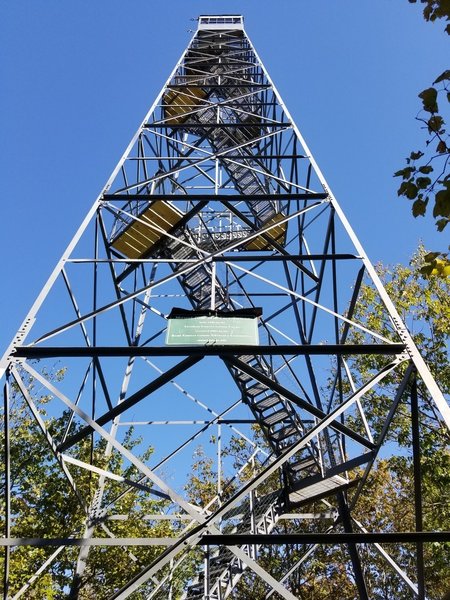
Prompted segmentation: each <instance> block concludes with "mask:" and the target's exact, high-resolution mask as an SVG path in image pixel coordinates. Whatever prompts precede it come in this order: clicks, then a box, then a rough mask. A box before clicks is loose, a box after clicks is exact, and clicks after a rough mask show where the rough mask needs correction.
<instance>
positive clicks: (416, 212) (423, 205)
mask: <svg viewBox="0 0 450 600" xmlns="http://www.w3.org/2000/svg"><path fill="white" fill-rule="evenodd" d="M427 204H428V199H427V200H421V199H418V200H416V201H415V202H414V204H413V205H412V214H413V216H414V217H419V216H420V217H423V216H425V213H426V211H427Z"/></svg>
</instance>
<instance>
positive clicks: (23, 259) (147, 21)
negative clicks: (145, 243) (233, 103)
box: [0, 0, 448, 353]
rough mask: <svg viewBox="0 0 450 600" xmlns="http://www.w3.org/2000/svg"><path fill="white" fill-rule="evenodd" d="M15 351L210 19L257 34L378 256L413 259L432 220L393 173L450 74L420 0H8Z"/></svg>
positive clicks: (8, 249) (7, 166) (5, 294)
mask: <svg viewBox="0 0 450 600" xmlns="http://www.w3.org/2000/svg"><path fill="white" fill-rule="evenodd" d="M0 4H1V6H2V9H1V11H2V17H1V22H0V40H1V42H0V44H1V54H2V60H1V66H0V78H1V87H2V94H1V96H0V120H1V121H0V123H1V138H2V144H1V147H0V155H1V156H0V165H1V169H2V178H1V181H2V192H3V193H2V227H1V232H2V234H1V236H0V251H1V256H2V292H1V295H0V314H1V329H0V353H3V350H4V348H5V347H6V346H7V344H8V343H9V342H10V340H11V338H12V336H13V335H14V333H15V331H16V329H17V328H18V326H19V325H20V323H21V322H22V319H23V318H24V316H25V314H26V312H27V311H28V309H29V307H30V306H31V304H32V302H33V300H34V298H35V297H36V295H37V293H38V292H39V290H40V288H41V286H42V285H43V283H44V281H45V280H46V278H47V277H48V275H49V274H50V271H51V270H52V268H53V266H54V264H55V263H56V261H57V259H58V258H59V256H60V255H61V253H62V251H63V249H64V247H65V246H66V245H67V243H68V242H69V240H70V238H71V236H72V235H73V233H74V232H75V229H76V228H77V227H78V225H79V223H80V222H81V219H82V217H83V216H84V214H85V213H86V212H87V210H88V208H89V207H90V206H91V204H92V202H93V200H94V199H95V197H96V196H97V194H98V192H99V191H100V189H101V187H102V185H103V184H104V182H105V181H106V179H107V178H108V176H109V174H110V173H111V171H112V169H113V167H114V165H115V163H116V162H117V160H118V159H119V157H120V156H121V154H122V152H123V150H124V148H125V146H126V145H127V144H128V141H129V139H130V138H131V136H132V134H133V133H134V131H135V129H136V128H137V126H138V124H139V123H140V121H141V119H142V117H143V115H144V114H145V112H146V111H147V110H148V107H149V106H150V104H151V103H152V101H153V100H154V97H155V96H156V94H157V92H158V91H159V89H160V88H161V86H162V84H163V83H164V81H165V80H166V79H167V76H168V74H169V72H170V70H171V69H172V68H173V66H174V64H175V62H176V60H177V59H178V57H179V55H180V54H181V52H182V51H183V49H184V48H185V46H186V45H187V43H188V41H189V39H190V37H191V35H192V33H189V32H188V30H189V29H195V27H196V24H195V22H191V21H190V19H191V18H194V17H196V16H197V15H199V14H202V13H203V14H208V13H211V14H214V13H220V12H226V13H232V12H236V13H239V14H240V13H242V14H244V16H245V20H246V29H247V32H248V34H249V36H250V37H251V39H252V41H253V43H254V44H255V46H256V49H257V51H258V52H259V54H260V56H261V58H262V59H263V61H264V63H265V65H266V67H267V68H268V70H269V73H270V74H271V76H272V78H273V80H274V81H275V84H276V85H277V87H278V89H279V91H280V92H281V94H282V96H283V98H284V100H285V102H286V104H287V106H288V108H289V110H290V112H291V113H292V115H293V117H294V119H295V120H296V121H297V124H298V125H299V127H300V129H301V131H302V133H303V134H304V136H305V137H306V140H307V142H308V143H309V145H310V147H311V149H312V152H313V154H314V156H315V158H316V159H317V161H318V162H319V165H320V166H321V168H322V170H323V172H324V174H325V176H326V178H327V179H328V182H329V184H330V186H331V189H332V190H333V191H334V192H335V194H336V196H337V198H338V200H339V201H340V203H341V205H342V206H343V207H344V210H345V211H346V213H347V215H348V217H349V219H350V221H351V223H352V225H353V226H354V228H355V229H356V231H357V233H358V235H359V237H360V239H361V240H362V242H363V245H364V246H365V248H366V250H367V252H368V254H369V256H370V257H371V259H372V260H373V261H374V262H376V261H379V260H381V261H384V262H390V263H393V262H407V260H408V258H409V256H410V255H411V254H412V252H413V251H414V249H415V248H416V247H417V244H418V241H419V238H422V239H423V240H424V242H425V244H426V245H427V247H429V248H439V247H441V248H442V247H445V245H446V243H445V239H444V237H442V236H441V237H439V236H438V235H436V234H435V232H434V224H433V223H432V221H431V219H429V220H426V219H425V220H424V219H420V220H414V219H413V218H412V217H411V215H410V210H409V206H408V205H407V202H406V201H405V200H400V199H397V196H396V191H395V190H396V186H397V181H396V180H394V179H393V177H392V173H393V172H394V171H395V170H397V169H399V168H401V167H402V166H403V157H404V156H406V155H407V154H409V151H410V150H411V149H414V148H415V147H416V146H418V145H420V142H421V140H422V135H421V133H420V130H419V127H418V124H417V123H416V122H415V121H414V117H415V115H416V114H417V111H418V109H419V105H420V103H419V100H418V98H417V93H418V92H419V91H420V90H422V89H423V88H425V87H427V86H428V85H429V84H430V83H431V82H432V81H433V79H434V78H435V77H436V76H437V75H438V74H440V73H441V71H443V70H444V69H445V68H446V67H447V66H448V65H447V64H446V62H445V59H446V55H447V53H448V37H447V36H446V35H445V34H444V33H442V30H443V26H442V24H441V23H437V24H434V25H433V24H427V23H425V22H424V21H423V18H422V16H421V9H420V6H418V5H411V4H409V3H408V2H407V0H396V1H395V2H394V1H392V0H377V2H373V0H346V1H345V2H344V1H340V2H337V1H336V0H314V1H311V0H310V1H307V0H278V2H274V1H273V0H272V1H269V0H241V1H234V0H226V1H225V0H214V1H213V0H210V1H206V0H172V1H170V2H156V1H153V0H128V1H125V0H94V1H92V0H65V1H64V2H62V1H61V0H13V1H10V2H5V1H3V2H0Z"/></svg>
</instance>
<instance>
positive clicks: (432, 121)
mask: <svg viewBox="0 0 450 600" xmlns="http://www.w3.org/2000/svg"><path fill="white" fill-rule="evenodd" d="M427 125H428V131H429V132H430V133H443V128H442V126H443V125H444V119H443V118H442V117H441V115H433V116H432V117H430V118H429V119H428V123H427Z"/></svg>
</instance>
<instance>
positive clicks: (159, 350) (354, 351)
mask: <svg viewBox="0 0 450 600" xmlns="http://www.w3.org/2000/svg"><path fill="white" fill-rule="evenodd" d="M404 350H405V346H404V344H304V345H298V346H294V345H292V344H283V345H277V346H267V345H263V346H235V345H233V346H219V345H214V346H189V347H186V346H96V347H92V346H89V347H78V346H61V347H59V346H18V347H17V348H16V350H15V353H14V357H16V358H29V359H31V358H52V357H55V356H68V357H77V358H85V357H98V356H109V357H128V356H244V355H248V354H251V355H252V356H265V355H267V356H279V355H283V356H312V355H319V356H324V355H337V356H343V355H346V356H347V355H360V354H363V355H365V354H384V355H397V354H401V353H402V352H403V351H404Z"/></svg>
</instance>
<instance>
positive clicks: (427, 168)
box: [419, 165, 433, 175]
mask: <svg viewBox="0 0 450 600" xmlns="http://www.w3.org/2000/svg"><path fill="white" fill-rule="evenodd" d="M432 171H433V167H432V166H431V165H424V166H423V167H420V168H419V172H420V173H424V174H425V175H427V174H428V173H432Z"/></svg>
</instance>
